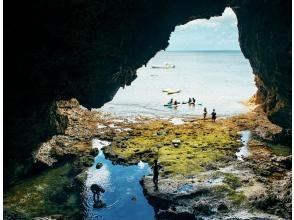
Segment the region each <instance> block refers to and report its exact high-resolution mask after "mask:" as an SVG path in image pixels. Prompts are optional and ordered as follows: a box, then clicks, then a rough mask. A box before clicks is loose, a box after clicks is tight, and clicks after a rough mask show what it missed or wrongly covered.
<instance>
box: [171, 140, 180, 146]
mask: <svg viewBox="0 0 294 220" xmlns="http://www.w3.org/2000/svg"><path fill="white" fill-rule="evenodd" d="M181 143H182V141H181V140H180V139H175V140H172V144H173V145H174V147H178V146H180V144H181Z"/></svg>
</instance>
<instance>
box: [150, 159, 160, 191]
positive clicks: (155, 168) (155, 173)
mask: <svg viewBox="0 0 294 220" xmlns="http://www.w3.org/2000/svg"><path fill="white" fill-rule="evenodd" d="M152 168H153V183H154V188H155V190H158V174H159V169H160V168H161V166H160V165H159V164H158V163H157V159H155V160H154V165H153V167H152Z"/></svg>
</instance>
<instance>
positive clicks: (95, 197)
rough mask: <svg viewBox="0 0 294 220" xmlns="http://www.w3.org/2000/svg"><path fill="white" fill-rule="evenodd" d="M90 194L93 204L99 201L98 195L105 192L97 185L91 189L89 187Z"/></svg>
mask: <svg viewBox="0 0 294 220" xmlns="http://www.w3.org/2000/svg"><path fill="white" fill-rule="evenodd" d="M90 189H91V191H92V193H93V200H94V203H96V202H98V201H99V200H100V199H99V197H100V193H101V192H102V193H105V190H104V189H103V188H102V187H101V186H99V185H97V184H92V185H91V187H90Z"/></svg>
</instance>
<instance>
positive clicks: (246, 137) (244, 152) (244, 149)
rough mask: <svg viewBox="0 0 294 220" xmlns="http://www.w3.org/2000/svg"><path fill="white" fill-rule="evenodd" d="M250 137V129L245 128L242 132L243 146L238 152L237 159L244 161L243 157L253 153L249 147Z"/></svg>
mask: <svg viewBox="0 0 294 220" xmlns="http://www.w3.org/2000/svg"><path fill="white" fill-rule="evenodd" d="M249 139H250V131H248V130H245V131H242V132H241V141H242V147H240V148H239V151H238V152H237V153H236V156H237V159H238V160H241V161H244V159H243V157H248V156H250V155H251V153H250V151H249V149H248V141H249Z"/></svg>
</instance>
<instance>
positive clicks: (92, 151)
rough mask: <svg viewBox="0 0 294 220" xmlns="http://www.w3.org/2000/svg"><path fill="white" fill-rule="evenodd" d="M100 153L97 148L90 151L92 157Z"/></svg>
mask: <svg viewBox="0 0 294 220" xmlns="http://www.w3.org/2000/svg"><path fill="white" fill-rule="evenodd" d="M98 153H99V150H98V149H97V148H92V149H91V151H90V154H91V155H92V156H97V155H98Z"/></svg>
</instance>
